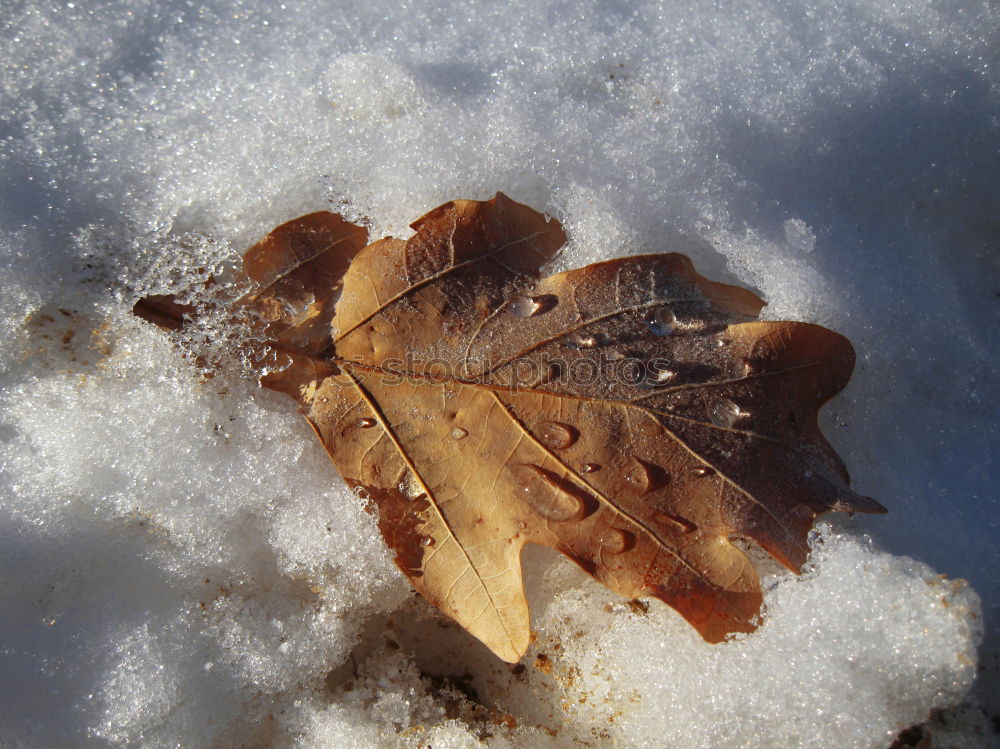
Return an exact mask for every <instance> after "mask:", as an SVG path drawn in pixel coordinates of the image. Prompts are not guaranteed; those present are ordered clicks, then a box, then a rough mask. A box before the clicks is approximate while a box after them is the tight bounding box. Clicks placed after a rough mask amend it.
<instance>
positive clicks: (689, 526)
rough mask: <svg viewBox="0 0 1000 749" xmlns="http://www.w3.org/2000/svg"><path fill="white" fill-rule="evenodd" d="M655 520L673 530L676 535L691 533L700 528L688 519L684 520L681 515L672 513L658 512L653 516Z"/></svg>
mask: <svg viewBox="0 0 1000 749" xmlns="http://www.w3.org/2000/svg"><path fill="white" fill-rule="evenodd" d="M653 520H655V521H656V522H657V523H659V524H660V525H662V526H665V527H666V528H668V529H670V530H672V531H673V532H674V533H691V532H693V531H695V530H697V528H698V526H697V525H695V524H694V523H692V522H691V521H690V520H688V519H687V518H682V517H681V516H680V515H674V514H673V513H670V512H658V513H656V515H654V516H653Z"/></svg>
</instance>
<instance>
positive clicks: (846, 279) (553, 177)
mask: <svg viewBox="0 0 1000 749" xmlns="http://www.w3.org/2000/svg"><path fill="white" fill-rule="evenodd" d="M998 34H1000V14H998V11H997V9H996V7H995V5H993V4H992V3H990V2H989V0H964V1H960V0H944V1H937V2H932V1H931V0H913V1H912V2H907V3H898V2H890V0H875V1H871V0H866V2H860V1H859V2H847V1H846V0H805V2H800V3H791V2H759V1H756V2H755V1H754V0H748V2H744V3H741V4H739V5H732V6H727V5H721V4H714V3H707V2H690V1H688V2H677V3H669V4H661V3H654V2H648V3H644V2H625V1H624V0H623V1H622V2H582V1H580V2H555V1H541V0H540V1H539V2H534V3H530V4H519V5H516V6H513V5H511V6H508V5H505V4H498V3H477V4H470V3H433V4H432V3H424V2H416V1H414V2H393V3H387V2H382V0H369V2H367V3H364V4H358V5H348V4H344V3H334V2H329V1H325V0H304V1H303V2H301V3H293V2H286V3H283V4H277V3H272V2H265V1H264V0H246V1H245V2H236V1H235V0H234V1H232V2H223V1H221V0H216V1H215V2H209V3H189V2H184V1H182V0H168V1H167V2H163V1H160V2H153V0H132V1H131V2H114V1H112V0H91V1H89V2H41V1H39V0H34V1H31V0H28V1H25V2H11V3H4V4H3V5H2V7H0V99H2V102H0V112H2V113H3V114H2V117H0V173H2V180H0V258H2V260H0V263H2V266H3V273H2V274H0V299H2V301H3V305H4V311H5V314H4V315H3V317H2V318H0V336H2V338H0V340H2V341H3V343H2V344H0V491H2V492H3V497H4V500H3V502H2V504H0V560H2V561H0V591H2V601H3V605H2V607H0V744H3V745H4V746H14V747H35V746H75V747H83V746H93V747H106V746H125V745H133V746H151V747H152V746H192V747H196V746H210V745H219V746H237V745H240V744H241V743H250V742H251V741H253V742H257V743H260V744H261V745H273V746H298V747H321V746H338V747H341V746H359V747H360V746H373V745H384V746H426V745H428V744H430V745H433V746H435V747H439V748H440V747H464V746H479V745H480V740H481V739H485V741H486V743H487V745H489V746H495V747H507V746H510V747H526V746H546V745H550V746H580V745H593V746H635V745H647V744H648V745H651V746H685V747H719V746H734V747H737V746H738V747H742V746H817V747H818V746H830V745H831V742H832V741H833V739H832V738H831V737H836V739H835V743H836V744H837V745H838V746H844V747H873V748H879V747H886V746H888V745H889V744H890V743H891V740H892V737H893V736H895V735H896V734H897V733H898V732H899V731H900V730H902V729H904V728H906V727H907V726H910V725H912V724H915V723H919V722H922V721H924V720H925V719H927V718H928V717H929V715H930V712H931V710H932V709H935V708H943V707H947V706H950V705H954V704H957V703H960V702H962V701H963V699H965V700H967V701H966V702H965V703H964V705H963V706H962V707H961V708H960V710H959V711H957V712H952V713H949V714H948V715H947V716H946V717H944V718H939V719H938V720H937V722H936V723H935V724H934V725H933V726H932V727H931V728H930V729H928V730H931V731H933V733H934V736H935V737H936V738H935V740H936V741H937V742H938V744H937V745H939V746H969V747H973V746H981V745H988V744H989V742H991V741H995V736H993V735H990V730H991V729H990V726H989V724H988V722H987V721H986V720H985V718H984V717H983V713H982V712H981V711H980V710H979V707H977V705H984V706H985V707H986V708H987V710H988V711H989V712H995V711H996V710H998V709H1000V703H998V701H997V697H996V695H997V694H998V693H1000V690H997V685H998V682H1000V679H998V669H997V663H998V659H997V654H998V643H1000V637H998V635H997V628H996V624H995V622H996V620H997V616H998V615H1000V606H998V601H1000V595H998V593H1000V581H998V578H997V576H996V574H995V570H996V568H997V562H998V556H1000V547H998V545H997V542H996V538H997V537H998V535H1000V533H998V532H1000V528H998V524H1000V523H998V518H1000V513H998V512H997V491H996V488H995V478H996V477H997V476H998V475H1000V457H998V456H1000V426H998V425H1000V405H998V404H1000V381H998V379H997V376H996V373H997V371H1000V332H998V331H1000V325H998V322H1000V261H998V257H1000V255H998V253H997V242H998V239H1000V196H998V193H997V191H996V189H995V183H996V175H997V174H1000V150H998V148H997V143H998V142H1000V141H998V135H1000V132H998V130H1000V106H998V105H1000V101H998V97H1000V77H998V75H1000V73H998V70H1000V68H998V63H1000V59H998V58H1000V54H998V52H997V44H996V40H997V39H998V38H1000V36H998ZM498 190H501V191H503V192H505V193H507V194H508V195H510V196H511V197H512V198H514V199H516V200H519V201H521V202H524V203H528V204H530V205H532V206H534V207H536V208H538V209H539V210H544V211H546V212H548V213H549V214H551V215H554V216H556V217H557V218H559V220H560V221H562V222H563V224H564V226H565V228H566V230H567V232H568V234H569V237H570V244H569V245H568V247H567V249H566V251H565V252H564V254H563V255H562V256H561V258H560V259H559V260H558V261H557V265H556V267H557V268H568V267H574V266H578V265H582V264H585V263H587V262H592V261H595V260H598V259H605V258H609V257H614V256H620V255H624V254H631V253H635V252H652V251H660V250H674V251H681V252H685V253H687V254H689V255H690V256H691V257H692V258H693V259H694V260H695V263H696V265H697V266H698V268H699V269H700V270H702V272H704V273H706V274H707V275H709V276H710V277H712V278H716V279H720V280H726V279H728V280H730V281H739V282H741V283H744V284H746V285H749V286H751V287H753V288H756V289H757V290H758V291H760V292H761V293H762V294H763V295H764V297H765V298H766V299H767V301H768V303H769V306H768V307H767V308H766V309H765V315H766V316H767V317H768V318H771V319H778V318H790V319H799V320H808V321H811V322H817V323H821V324H824V325H827V326H829V327H831V328H833V329H835V330H838V331H840V332H842V333H844V334H845V335H847V336H848V337H849V338H850V339H851V340H852V342H853V343H854V345H855V347H856V349H857V351H858V367H857V371H856V373H855V377H854V379H853V380H852V383H851V385H850V386H849V388H848V389H847V391H846V392H845V393H844V394H843V395H842V396H840V397H839V398H838V399H836V400H835V401H834V402H833V403H831V404H830V406H829V407H828V408H827V409H826V411H825V414H826V416H825V425H826V426H825V429H826V432H827V434H828V435H829V436H830V439H831V441H832V442H833V443H834V444H835V446H836V447H837V449H838V451H839V452H840V453H841V455H842V456H843V457H844V459H845V461H846V463H847V465H848V466H849V468H850V470H851V473H852V476H853V479H854V485H855V487H856V488H857V490H858V491H860V492H861V493H863V494H867V495H871V496H873V497H876V498H877V499H878V500H879V501H880V502H882V503H883V504H885V505H886V506H887V507H889V509H890V515H888V516H886V517H878V518H857V519H855V520H854V521H851V522H844V521H837V523H836V524H834V525H826V526H824V529H823V530H822V531H821V532H820V533H819V534H818V535H817V540H816V551H815V552H814V555H813V557H812V559H811V563H810V569H809V571H808V573H807V574H805V575H804V576H802V577H801V578H796V577H794V576H792V575H790V574H786V573H781V572H780V571H778V570H777V569H774V568H773V567H770V566H766V569H767V570H768V572H767V577H766V582H767V585H768V591H767V615H766V618H765V625H764V626H763V627H762V628H761V630H760V631H759V632H758V633H756V634H754V635H751V636H750V637H747V638H745V639H740V640H738V641H733V642H729V643H725V644H723V645H719V646H708V645H705V644H704V643H702V642H701V641H700V640H699V639H698V638H697V637H696V636H695V635H694V633H693V632H692V631H691V630H690V628H688V627H687V626H686V625H684V624H683V622H681V621H680V620H679V618H678V617H677V616H676V615H675V614H673V613H672V612H671V611H670V610H668V609H666V608H665V607H663V606H661V605H659V604H658V603H657V602H655V601H653V602H650V604H649V607H648V611H646V612H643V611H642V609H641V607H639V608H636V607H634V606H630V605H628V604H627V603H626V602H622V601H619V600H617V599H615V598H614V596H612V595H611V594H610V593H607V592H606V591H604V590H603V589H601V588H599V586H597V585H596V584H594V583H592V582H591V581H589V580H587V579H584V577H583V576H581V575H580V574H579V573H578V572H577V571H576V570H575V569H574V568H573V567H572V566H571V565H569V564H568V563H567V562H564V561H561V560H559V559H557V558H555V557H554V556H553V555H550V554H546V553H541V552H536V551H533V552H532V554H530V555H529V556H530V559H529V565H530V570H529V594H530V596H531V599H532V602H533V612H534V620H533V627H534V628H535V630H536V631H537V633H538V639H537V641H536V642H535V644H534V645H533V648H532V650H531V651H530V652H529V654H528V656H526V658H525V660H524V666H525V668H524V669H522V670H516V669H512V668H511V667H510V666H507V665H504V664H501V663H500V662H498V661H497V660H496V659H495V658H493V657H492V656H490V655H489V653H488V652H487V651H485V649H483V648H482V647H481V646H480V645H478V643H476V642H474V641H472V640H470V639H469V638H468V636H466V635H465V634H464V633H462V632H461V631H460V630H458V629H457V628H455V627H454V626H453V625H451V624H450V623H448V622H446V621H443V620H441V619H440V618H439V617H437V615H436V614H435V613H434V612H433V611H432V610H431V609H430V608H429V607H428V606H427V605H426V604H424V603H423V602H421V601H419V600H417V599H415V598H414V597H413V596H412V594H411V593H410V591H409V589H408V587H407V585H406V583H405V580H404V579H403V577H402V575H401V574H400V573H399V572H398V571H396V569H395V567H394V566H393V565H392V561H391V557H390V555H389V553H388V552H387V551H386V549H385V548H384V545H383V543H382V541H381V540H380V538H379V536H378V532H377V528H376V527H375V524H374V521H373V520H372V518H371V517H370V516H368V515H367V514H366V513H365V512H364V511H363V509H362V507H361V504H360V502H359V501H358V499H357V498H356V497H354V496H353V495H352V494H351V493H350V492H348V491H347V490H346V489H345V488H343V487H342V486H341V482H340V479H339V477H338V476H337V475H336V472H335V471H334V469H333V467H332V466H331V465H330V464H329V461H328V459H327V457H326V456H325V454H324V453H323V450H322V448H321V446H319V444H318V443H316V442H315V440H314V439H313V437H312V435H311V434H310V432H309V429H308V427H307V425H305V424H304V423H303V422H302V421H301V420H300V419H299V418H298V417H297V416H296V414H295V412H294V409H293V408H292V406H291V404H290V403H288V402H285V401H284V400H283V399H282V398H280V397H278V396H277V395H275V394H273V393H268V392H264V391H261V390H259V389H256V388H255V387H254V386H253V385H252V383H250V382H249V381H247V380H246V379H245V378H244V377H242V376H241V367H240V362H238V361H235V362H232V361H229V362H227V361H226V351H227V345H226V342H225V341H219V340H217V339H218V337H219V336H220V335H222V334H223V333H225V332H226V331H225V330H224V328H222V327H220V325H218V324H216V323H217V322H218V321H210V322H209V325H208V326H207V327H206V328H205V329H204V330H201V331H198V332H197V334H196V335H195V336H193V337H192V338H191V339H189V340H188V341H187V342H186V346H178V345H174V344H173V343H171V341H169V340H168V339H167V338H166V337H165V336H164V335H163V334H162V333H161V332H160V331H158V330H156V329H154V328H153V327H152V326H150V325H148V324H146V323H144V322H142V321H140V320H138V319H136V318H134V317H133V316H132V315H131V314H130V308H131V305H132V303H134V301H135V300H136V298H138V297H139V296H140V295H141V294H143V293H151V292H154V291H167V290H175V291H176V290H183V289H185V288H189V287H193V286H196V285H197V283H198V281H199V279H203V278H205V277H206V276H207V275H209V274H212V273H216V272H220V271H222V272H224V270H225V268H227V267H231V264H232V263H233V261H234V259H235V258H236V257H237V256H238V254H239V252H240V251H242V249H244V248H245V247H246V246H248V245H249V244H250V243H252V242H253V241H254V240H255V239H256V238H258V237H259V236H260V235H261V234H262V233H263V232H265V231H266V230H268V229H269V228H271V227H273V226H274V225H276V224H278V223H280V222H281V221H283V220H286V219H288V218H291V217H293V216H295V215H298V214H300V213H304V212H307V211H310V210H316V209H318V208H322V207H330V208H332V209H334V210H337V211H340V212H342V213H344V215H345V216H347V217H348V218H350V219H352V220H355V221H358V222H362V223H365V224H366V225H368V226H369V227H370V230H371V232H372V235H373V236H376V237H377V236H382V235H385V234H390V233H391V234H395V235H397V236H405V234H406V232H407V231H408V230H407V228H406V227H407V225H408V223H409V222H410V221H411V220H413V219H414V218H416V217H417V216H419V215H421V214H422V213H423V212H425V211H426V210H428V209H430V208H432V207H434V206H436V205H438V204H439V203H441V202H444V201H446V200H449V199H452V198H456V197H467V198H487V197H490V196H491V195H492V194H493V193H495V192H496V191H498ZM192 347H193V348H194V350H197V351H199V352H200V353H201V354H202V355H203V356H206V357H207V358H209V359H212V360H213V361H221V362H222V363H224V364H227V366H226V368H225V369H226V374H224V375H222V376H219V377H216V378H213V379H211V380H204V379H202V378H200V377H199V374H198V371H197V366H196V364H195V361H194V358H193V357H192V356H190V355H189V353H188V355H186V354H185V352H190V351H191V350H192ZM868 534H870V536H871V537H872V540H869V537H868ZM939 573H940V574H945V575H947V576H948V578H947V579H945V578H941V577H939ZM961 578H964V579H966V580H968V581H969V584H966V583H963V582H960V580H959V579H961ZM977 593H978V595H977ZM980 612H981V613H980ZM984 633H985V639H984V640H983V644H982V645H981V646H979V649H978V652H977V646H978V645H979V640H980V639H981V637H982V636H983V634H984ZM542 654H544V655H545V656H546V657H545V658H539V656H540V655H542ZM977 671H978V672H980V673H979V675H978V682H977V683H978V686H976V687H973V689H972V693H971V697H968V698H967V697H966V695H967V692H968V690H969V688H970V684H971V683H972V681H973V678H974V676H976V674H977ZM472 694H475V696H476V698H475V699H472V698H471V695H472ZM949 716H950V717H949Z"/></svg>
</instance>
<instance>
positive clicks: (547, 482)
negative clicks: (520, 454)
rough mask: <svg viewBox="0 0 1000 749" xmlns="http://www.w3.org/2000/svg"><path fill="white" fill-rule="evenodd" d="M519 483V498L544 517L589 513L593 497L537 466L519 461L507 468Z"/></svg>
mask: <svg viewBox="0 0 1000 749" xmlns="http://www.w3.org/2000/svg"><path fill="white" fill-rule="evenodd" d="M511 470H512V471H513V472H514V476H515V477H516V478H517V480H518V482H519V483H520V484H521V486H522V488H523V491H522V493H521V498H522V499H523V500H524V502H525V503H526V504H528V505H529V506H531V507H532V508H534V510H535V511H536V512H537V513H538V514H539V515H541V516H542V517H544V518H548V519H549V520H554V521H556V522H565V521H567V520H576V519H578V518H580V517H581V516H586V515H589V514H590V513H591V512H593V511H594V509H596V507H597V500H596V499H595V498H594V497H592V496H591V495H590V494H588V493H587V492H585V491H583V490H582V489H580V488H579V487H578V486H576V485H575V484H573V483H572V482H571V481H569V480H568V479H565V478H562V477H561V476H559V475H558V474H556V473H554V472H552V471H549V470H547V469H545V468H542V467H541V466H536V465H532V464H520V465H515V466H513V467H512V468H511Z"/></svg>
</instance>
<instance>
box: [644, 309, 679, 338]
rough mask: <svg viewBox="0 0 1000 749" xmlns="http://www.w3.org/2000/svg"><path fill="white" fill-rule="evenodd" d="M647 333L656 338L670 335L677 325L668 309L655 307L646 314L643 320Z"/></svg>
mask: <svg viewBox="0 0 1000 749" xmlns="http://www.w3.org/2000/svg"><path fill="white" fill-rule="evenodd" d="M643 322H644V323H646V327H647V328H649V332H650V333H652V334H653V335H656V336H665V335H670V334H671V333H673V332H674V328H675V327H676V325H677V317H676V316H675V315H674V313H673V312H672V311H671V310H670V308H669V307H656V308H655V309H651V310H650V311H649V312H647V313H646V317H645V318H643Z"/></svg>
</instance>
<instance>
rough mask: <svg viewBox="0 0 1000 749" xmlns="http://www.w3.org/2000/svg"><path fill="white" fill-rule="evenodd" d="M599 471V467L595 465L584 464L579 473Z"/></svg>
mask: <svg viewBox="0 0 1000 749" xmlns="http://www.w3.org/2000/svg"><path fill="white" fill-rule="evenodd" d="M599 470H601V466H600V465H599V464H597V463H584V464H583V465H582V466H580V472H581V473H596V472H597V471H599Z"/></svg>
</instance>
